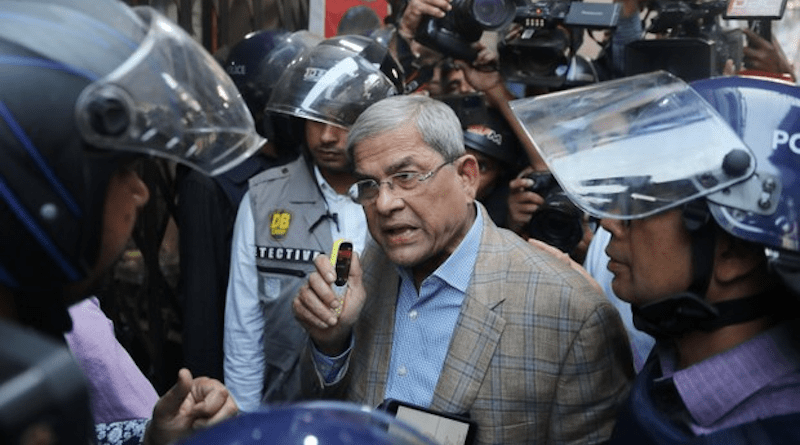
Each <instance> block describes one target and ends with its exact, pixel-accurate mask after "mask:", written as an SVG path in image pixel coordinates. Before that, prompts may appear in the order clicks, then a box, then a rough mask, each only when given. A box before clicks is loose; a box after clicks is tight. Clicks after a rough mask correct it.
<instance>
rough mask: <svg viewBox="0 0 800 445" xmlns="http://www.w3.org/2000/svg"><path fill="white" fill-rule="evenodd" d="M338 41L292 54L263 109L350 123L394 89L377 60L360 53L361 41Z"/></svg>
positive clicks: (339, 122)
mask: <svg viewBox="0 0 800 445" xmlns="http://www.w3.org/2000/svg"><path fill="white" fill-rule="evenodd" d="M341 45H343V46H337V45H328V44H325V43H324V42H323V43H322V44H319V45H317V46H316V47H314V48H312V49H310V50H308V51H306V52H305V53H303V54H302V55H301V56H300V57H298V58H297V59H295V60H294V61H293V62H292V64H291V65H289V67H288V68H286V71H285V72H284V73H283V75H281V77H280V79H279V80H278V83H277V84H276V85H275V88H274V89H273V92H272V97H271V98H270V101H269V103H268V104H267V111H271V112H277V113H284V114H288V115H291V116H296V117H300V118H303V119H310V120H313V121H317V122H322V123H326V124H331V125H336V126H338V127H342V128H350V126H351V125H353V123H354V122H355V120H356V118H357V117H358V116H359V115H360V114H361V112H362V111H364V110H365V109H366V108H367V106H369V105H371V104H372V103H374V102H376V101H378V100H380V99H383V98H385V97H389V96H393V95H395V94H397V93H398V91H397V88H396V87H395V85H394V83H392V81H391V80H390V79H389V78H388V77H387V76H386V75H385V74H383V72H382V71H381V69H380V66H378V65H376V64H374V63H372V62H370V61H369V60H367V59H366V58H364V57H362V56H360V55H359V53H361V52H362V51H363V50H364V47H360V46H359V45H358V44H357V42H350V41H347V42H342V44H341ZM344 45H351V46H352V47H351V48H347V47H345V46H344Z"/></svg>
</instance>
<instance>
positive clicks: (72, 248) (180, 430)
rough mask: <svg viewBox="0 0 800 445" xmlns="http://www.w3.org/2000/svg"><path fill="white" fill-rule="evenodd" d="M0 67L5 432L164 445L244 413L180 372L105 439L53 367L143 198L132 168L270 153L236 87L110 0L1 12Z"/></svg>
mask: <svg viewBox="0 0 800 445" xmlns="http://www.w3.org/2000/svg"><path fill="white" fill-rule="evenodd" d="M0 65H2V69H0V85H2V88H0V159H2V162H0V327H1V328H2V336H3V342H2V343H3V349H2V355H3V357H0V363H2V365H0V367H2V368H3V372H2V376H0V393H1V394H2V396H0V412H1V413H2V414H1V415H0V419H2V420H0V437H2V438H3V441H4V442H6V441H8V442H9V443H19V442H18V441H19V440H21V439H22V438H24V439H26V440H31V441H33V442H35V443H40V442H44V443H89V442H90V440H89V437H87V436H88V435H94V433H95V431H97V434H98V436H101V434H102V437H99V438H100V439H102V440H101V443H106V442H107V441H108V442H110V441H112V440H114V441H116V443H121V442H122V441H123V439H125V441H128V442H130V441H134V442H136V443H138V442H139V441H141V440H142V435H143V433H145V425H147V427H146V431H147V433H146V437H145V439H146V443H148V444H165V443H171V442H173V441H175V440H177V439H178V438H180V437H181V436H182V435H184V434H186V433H188V432H191V431H192V429H193V428H195V427H198V426H201V425H204V424H207V423H209V422H213V421H217V420H219V419H221V418H225V417H228V416H231V415H233V414H235V412H236V405H235V403H234V402H233V399H231V398H230V397H229V396H228V392H227V390H225V388H224V387H223V386H222V385H221V384H220V383H219V382H218V381H213V380H211V379H206V378H198V379H191V377H190V375H189V373H188V371H186V370H182V371H181V372H180V374H179V382H178V383H177V384H176V385H175V386H174V387H173V388H172V389H171V390H170V391H168V392H167V393H166V394H165V395H164V396H163V397H162V398H161V399H160V400H159V401H158V403H157V404H156V406H155V409H154V411H153V417H152V419H151V420H150V422H149V423H148V422H147V419H138V420H142V422H138V423H134V424H130V423H126V424H125V425H117V427H116V428H115V429H114V430H113V431H117V432H118V433H122V432H123V431H124V434H119V435H113V434H112V435H104V433H105V432H106V431H107V430H106V429H104V428H100V427H98V428H97V429H96V430H95V428H87V425H86V423H85V420H87V419H88V418H86V417H84V418H81V416H79V415H76V414H77V413H82V412H83V413H85V412H88V407H87V406H86V398H85V397H82V396H81V395H80V394H81V393H83V394H84V395H85V394H86V392H85V391H83V392H82V391H80V390H79V389H78V388H80V386H81V385H80V383H79V382H77V381H76V379H75V378H74V376H75V374H74V373H72V372H62V371H58V372H56V371H55V370H62V369H64V368H70V366H69V365H68V363H69V361H70V360H71V358H70V355H69V353H65V346H64V345H63V333H64V332H66V331H69V330H70V329H71V324H72V321H71V319H70V317H69V315H68V312H67V309H66V308H67V305H68V304H70V303H73V302H76V301H79V300H82V299H84V298H86V297H87V296H89V295H90V294H91V291H92V289H93V286H95V285H96V283H97V282H98V280H99V278H100V277H101V276H102V275H103V274H104V273H105V272H106V271H107V270H108V269H109V268H110V266H111V265H112V264H113V263H114V261H115V260H116V259H117V258H118V257H119V255H120V254H121V253H122V250H123V249H124V247H125V246H126V243H127V241H128V240H129V238H130V236H131V232H132V230H133V225H134V223H135V221H136V216H137V212H138V210H139V209H141V208H142V207H143V206H144V205H145V203H146V202H147V201H148V199H149V189H148V187H147V185H145V183H144V182H143V181H142V180H141V179H140V177H139V176H138V174H137V172H136V169H135V162H140V160H141V159H142V158H144V157H145V155H150V156H157V157H161V158H168V159H172V160H175V161H180V162H184V163H187V164H189V165H191V166H192V167H193V168H197V169H199V170H202V171H205V172H207V173H220V172H223V171H225V170H227V169H230V168H232V167H233V166H235V165H236V164H237V163H238V162H240V161H241V159H243V158H246V157H247V156H249V155H250V154H252V153H253V152H255V151H257V150H258V149H259V148H260V146H261V145H262V144H263V142H264V140H263V138H262V137H260V136H259V135H258V134H257V133H256V131H255V127H254V123H253V120H252V117H251V116H250V113H249V112H248V111H247V107H246V105H245V103H244V101H242V100H241V98H240V96H239V95H238V94H237V91H236V87H235V86H234V84H233V83H232V82H231V80H230V78H229V77H228V76H227V75H226V74H225V72H224V71H223V70H222V68H221V67H220V66H219V65H218V64H217V63H216V62H215V61H214V59H213V58H212V57H211V55H209V54H208V53H207V52H206V51H205V50H204V49H203V48H202V47H200V46H199V45H198V44H197V43H196V42H195V41H194V40H193V39H192V38H191V37H190V36H189V35H187V34H186V33H184V32H183V31H182V30H181V29H180V27H178V26H176V25H175V23H173V22H171V21H170V20H169V19H167V18H165V17H164V16H162V15H160V14H159V13H158V12H157V11H155V10H154V9H152V8H149V7H141V8H136V9H131V8H129V7H128V6H126V5H125V4H124V3H122V2H118V1H113V0H98V1H93V2H73V1H68V0H8V1H3V2H0ZM22 325H25V327H23V326H22ZM31 327H33V328H36V330H37V331H34V332H32V330H31V329H30V328H31ZM35 332H39V333H46V334H47V335H49V336H50V337H49V339H47V340H44V339H43V338H42V337H43V336H42V335H38V334H36V333H35ZM57 341H58V342H62V343H61V345H60V346H59V345H58V343H56V342H57ZM42 352H44V354H42ZM26 358H30V359H29V360H28V359H26ZM92 396H93V397H99V398H102V396H103V394H92ZM37 440H38V442H37ZM24 443H27V442H24Z"/></svg>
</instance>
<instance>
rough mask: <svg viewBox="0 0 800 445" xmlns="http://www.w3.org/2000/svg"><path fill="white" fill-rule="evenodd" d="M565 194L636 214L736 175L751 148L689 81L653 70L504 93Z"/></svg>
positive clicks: (613, 213)
mask: <svg viewBox="0 0 800 445" xmlns="http://www.w3.org/2000/svg"><path fill="white" fill-rule="evenodd" d="M510 106H511V109H512V110H513V112H514V115H515V116H516V118H517V120H518V121H519V122H520V123H521V124H522V126H523V127H524V128H525V132H526V134H527V136H528V137H529V138H530V139H531V140H532V141H533V143H534V145H535V147H536V149H537V151H538V152H539V154H540V155H541V156H542V158H543V159H544V161H545V162H546V163H547V165H548V167H549V169H550V171H551V173H552V174H553V176H554V177H555V178H556V179H557V180H558V182H559V183H560V184H561V186H562V188H563V189H564V191H565V192H566V193H567V194H568V196H569V197H570V199H572V201H573V202H574V203H575V204H576V205H578V206H579V207H581V208H582V209H583V210H584V211H586V212H587V213H589V214H591V215H593V216H595V217H598V218H613V219H639V218H644V217H647V216H650V215H654V214H657V213H660V212H663V211H664V210H667V209H670V208H673V207H676V206H679V205H681V204H683V203H686V202H688V201H691V200H693V199H696V198H699V197H702V196H706V195H709V194H712V193H715V192H718V191H723V189H726V188H727V187H729V186H731V185H733V184H736V183H739V182H742V181H744V180H745V179H747V178H748V177H749V176H751V175H752V174H753V172H754V171H755V168H756V165H755V164H756V161H755V157H754V155H753V153H752V152H751V150H750V149H749V148H748V147H747V146H746V145H745V144H744V142H742V140H741V139H740V138H739V137H738V136H737V135H736V133H735V132H734V131H733V130H732V129H731V128H730V126H728V124H727V123H726V122H725V121H724V120H723V119H722V118H721V117H720V116H719V114H718V113H717V112H716V111H715V110H714V109H713V108H712V107H711V106H710V105H709V104H708V103H707V102H706V101H704V100H703V99H702V98H701V97H700V96H699V95H698V94H697V93H696V92H695V90H693V89H692V88H691V87H690V86H689V85H687V84H686V83H684V82H683V81H681V80H680V79H678V78H677V77H675V76H673V75H671V74H669V73H666V72H663V71H662V72H656V73H650V74H644V75H640V76H633V77H628V78H624V79H620V80H615V81H610V82H603V83H600V84H595V85H592V86H588V87H583V88H576V89H571V90H567V91H563V92H558V93H553V94H547V95H543V96H538V97H532V98H525V99H518V100H515V101H512V102H510Z"/></svg>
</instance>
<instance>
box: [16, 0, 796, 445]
mask: <svg viewBox="0 0 800 445" xmlns="http://www.w3.org/2000/svg"><path fill="white" fill-rule="evenodd" d="M511 3H513V2H511ZM619 3H620V19H619V22H618V23H617V24H616V25H615V26H616V27H615V29H613V30H611V29H609V30H608V31H607V32H606V34H605V39H606V40H604V41H602V42H601V45H602V51H601V53H600V55H598V57H597V58H596V59H595V60H588V59H585V58H584V57H583V56H579V55H577V54H576V53H575V52H574V50H575V49H576V47H577V46H579V45H580V44H582V42H583V38H579V37H576V35H578V34H576V33H580V35H583V32H584V30H583V29H582V28H575V27H569V26H565V25H561V24H560V25H558V26H557V27H556V28H555V29H554V30H550V31H548V32H552V33H555V34H554V35H557V36H559V37H558V39H556V40H553V41H554V42H555V41H559V42H560V41H561V40H563V42H564V51H565V58H564V63H565V65H564V70H566V71H564V72H563V73H560V71H558V70H556V71H554V72H556V73H559V74H558V76H560V77H559V82H557V84H553V83H552V81H553V79H552V78H550V79H548V82H545V83H536V82H531V83H530V84H528V85H524V86H523V88H522V89H520V88H519V86H520V85H515V84H514V82H510V81H509V79H507V78H505V77H504V73H506V71H504V70H503V69H501V67H500V65H499V64H502V63H503V61H502V60H501V59H500V58H499V56H498V52H497V48H494V47H491V46H487V44H486V43H485V42H483V41H475V42H471V43H470V47H471V49H472V50H474V53H473V54H474V57H473V58H472V59H471V60H465V59H464V58H463V57H457V56H454V55H453V54H447V53H446V51H447V48H446V47H445V48H441V47H439V48H432V47H429V46H428V47H426V46H425V45H423V44H421V43H420V42H419V41H418V39H419V38H420V33H419V30H420V29H421V28H422V27H424V26H430V23H428V22H427V21H428V20H432V19H433V20H435V19H441V18H443V17H446V16H447V14H449V13H451V11H452V9H453V4H452V3H451V2H450V1H448V0H405V1H392V2H390V4H391V6H392V10H391V14H389V15H388V16H387V17H386V19H385V20H383V21H380V20H372V17H371V16H370V20H368V21H366V22H364V21H363V15H364V14H366V13H368V12H369V11H367V12H364V11H358V12H359V14H355V13H354V14H352V17H361V18H360V19H359V20H361V21H360V22H359V23H356V24H351V23H343V24H342V25H340V26H339V30H340V32H341V34H340V35H337V36H334V37H329V38H322V37H319V36H315V35H313V34H311V33H309V32H308V31H305V30H303V31H296V32H287V31H283V30H260V31H257V32H254V33H252V34H249V35H247V36H246V37H245V38H244V39H243V40H242V41H241V42H238V43H237V44H236V45H234V46H233V47H231V48H230V50H229V52H228V53H227V54H226V57H225V59H224V60H217V59H215V58H214V57H212V56H211V55H210V54H209V53H208V51H207V50H206V49H204V48H203V47H201V46H200V45H199V44H197V43H196V42H195V41H194V39H193V38H192V37H191V36H189V35H188V34H186V33H185V32H184V31H182V30H181V29H180V27H178V26H176V25H175V24H174V23H172V22H171V21H170V20H169V19H168V18H166V17H164V16H162V15H161V14H160V13H158V12H157V11H156V10H154V9H152V8H150V7H135V8H131V7H129V6H127V5H125V4H124V3H122V2H119V1H116V0H101V1H100V0H99V1H95V2H81V3H76V2H72V1H68V0H8V1H6V2H2V3H0V64H2V65H3V66H4V70H3V71H2V72H0V150H2V151H3V155H2V158H3V161H2V162H0V243H1V244H0V245H1V246H2V247H1V248H0V329H1V330H2V331H3V332H7V333H8V334H7V335H8V336H9V338H10V339H11V340H10V341H9V344H8V347H4V348H0V356H1V358H0V360H2V362H1V363H0V369H3V373H2V374H0V413H2V414H1V415H0V417H2V418H0V433H2V435H3V436H4V437H8V438H10V443H15V444H16V443H19V444H49V443H61V442H64V441H66V442H67V443H73V442H75V443H80V442H81V441H83V442H85V441H90V442H92V443H100V444H139V443H144V444H148V445H156V444H168V443H174V442H176V441H180V440H186V439H187V438H192V437H193V438H195V439H196V440H195V442H193V443H204V442H203V440H204V439H203V437H204V436H203V434H204V433H209V432H212V431H214V428H215V427H214V425H216V424H219V423H221V422H225V421H228V420H229V419H231V418H233V417H237V416H238V417H240V418H242V417H246V416H249V415H258V414H264V413H266V412H268V411H269V409H270V408H275V407H292V406H302V405H300V404H302V403H303V402H305V401H310V400H326V401H328V400H337V401H344V402H346V403H348V404H352V405H353V406H366V407H369V408H371V409H375V410H376V412H378V411H379V410H380V409H382V407H385V406H387V404H388V403H389V402H390V401H400V402H402V403H404V404H408V405H409V406H416V407H420V408H421V409H423V410H426V412H428V413H430V414H431V415H433V416H437V415H438V416H441V417H443V418H448V419H462V420H464V421H465V422H469V423H470V424H472V425H474V427H475V431H474V437H473V438H472V439H471V440H472V441H473V442H472V443H474V444H515V443H519V444H522V443H554V444H562V443H570V444H603V443H610V444H627V443H652V444H682V443H687V444H688V443H730V444H750V443H758V444H761V443H794V442H795V441H800V428H797V427H796V425H797V424H795V423H794V421H795V420H797V418H798V416H800V336H798V332H797V331H798V329H800V324H798V323H800V322H799V321H798V317H800V312H798V309H800V299H799V297H800V214H799V213H798V210H797V208H798V205H799V204H800V184H798V180H797V177H798V176H800V175H798V165H800V164H798V162H797V156H798V153H800V142H799V141H800V87H798V85H797V84H796V83H795V80H794V78H793V74H792V70H793V67H792V66H791V64H789V63H788V62H787V61H786V58H785V56H784V55H783V53H782V51H781V50H780V47H779V46H778V45H777V42H776V41H774V40H773V41H772V42H769V41H767V40H765V39H764V38H762V36H759V35H758V34H756V33H754V32H753V31H750V30H745V31H744V35H745V36H746V38H747V45H745V48H744V51H743V57H744V58H743V65H742V66H739V67H736V66H734V65H733V64H732V63H728V64H726V66H725V68H724V71H722V72H720V73H717V74H715V75H713V76H711V77H708V78H703V79H683V78H681V77H680V75H678V74H674V73H670V72H668V71H666V70H657V71H654V72H648V73H643V74H628V75H626V73H625V67H624V66H623V61H624V57H623V55H624V48H625V46H626V45H627V44H629V43H631V42H632V41H634V40H637V39H639V38H640V37H641V36H642V35H643V28H642V20H640V18H641V14H640V13H641V8H642V6H643V3H641V2H639V1H638V0H622V1H620V2H619ZM362 13H363V14H362ZM370 14H371V13H370ZM368 15H369V14H368ZM348 17H350V16H348ZM31 23H37V24H38V26H37V27H36V29H35V31H33V32H32V31H31V30H30V24H31ZM365 23H369V26H366V25H365ZM506 31H507V32H508V34H507V35H506V36H505V37H503V36H501V37H500V39H501V40H503V39H513V38H518V37H519V35H520V30H519V29H515V28H514V26H511V28H509V29H507V30H506ZM512 36H513V37H512ZM559 39H561V40H559ZM503 41H505V40H503ZM451 45H452V44H451ZM442 51H444V52H445V53H443V52H442ZM567 67H569V68H567ZM578 71H580V73H583V74H586V73H591V76H589V77H586V76H581V75H580V73H578V74H576V73H577V72H578ZM539 74H541V73H539ZM549 75H552V73H550V74H549ZM536 78H537V79H540V80H541V78H540V77H536ZM152 158H158V159H164V160H167V161H169V162H174V163H176V164H177V169H178V170H177V171H178V175H177V184H176V190H177V195H176V209H177V212H176V215H175V216H176V221H177V223H178V227H179V228H180V272H181V281H180V282H181V289H180V306H181V312H182V314H181V316H182V321H183V327H184V330H183V339H182V342H183V346H184V351H183V360H184V363H185V366H186V368H187V369H181V370H180V372H179V373H178V376H177V377H178V378H177V382H176V383H175V385H174V386H173V387H172V388H171V389H169V390H168V391H167V392H165V393H164V394H162V395H159V394H157V393H156V391H155V389H154V388H153V386H152V385H151V384H150V382H149V381H148V380H147V378H146V377H145V375H144V374H143V373H142V372H141V371H140V370H139V369H138V367H137V365H136V363H134V361H133V360H132V359H131V357H130V355H129V354H128V352H127V351H126V350H125V349H124V348H123V347H122V346H121V345H120V343H119V342H118V341H117V340H116V338H115V336H114V329H113V325H112V323H111V322H110V320H108V318H107V317H106V316H105V314H104V313H103V310H102V306H103V304H102V302H103V296H102V295H99V294H98V291H99V289H98V287H97V285H98V283H99V281H100V280H101V279H102V277H103V276H104V274H106V273H108V271H109V270H110V269H111V267H112V266H113V265H114V263H115V261H116V260H117V259H118V258H119V256H120V254H121V253H122V251H123V250H124V248H125V247H126V245H127V243H128V240H129V238H130V236H131V233H132V231H133V227H134V224H135V222H136V219H137V214H138V213H139V212H140V210H141V209H142V208H143V207H144V205H145V204H146V203H147V202H148V200H149V199H150V190H149V189H148V186H147V185H146V184H145V183H144V182H143V181H142V179H141V177H140V174H139V171H140V167H141V164H142V163H144V162H150V160H151V159H152ZM337 240H348V241H350V242H351V243H352V245H353V256H352V259H351V264H350V266H349V270H345V271H344V272H343V271H342V270H341V269H340V268H336V267H334V265H333V264H332V263H331V256H332V254H333V252H332V251H331V249H332V247H333V246H334V245H335V243H336V242H337ZM342 281H346V284H345V285H344V286H342V285H341V284H340V283H341V282H342ZM67 349H68V350H69V351H70V352H69V353H65V351H66V350H67ZM53 369H57V370H58V372H54V371H53ZM43 370H44V371H43ZM56 389H58V390H56ZM321 406H322V408H320V409H325V408H324V406H325V405H321ZM329 408H330V407H328V409H329ZM12 414H13V415H12ZM376 415H377V414H376ZM381 415H382V414H381ZM264 419H266V417H264ZM209 427H210V429H209ZM231 434H234V433H231ZM248 434H249V433H248ZM251 435H252V434H251ZM207 437H216V436H212V435H209V436H207ZM243 437H244V436H243ZM248 437H250V436H248ZM250 439H252V438H251V437H250V438H249V439H248V440H250ZM206 440H211V439H206ZM214 440H216V439H214ZM425 440H427V439H425ZM209 443H210V442H209ZM465 445H466V444H465Z"/></svg>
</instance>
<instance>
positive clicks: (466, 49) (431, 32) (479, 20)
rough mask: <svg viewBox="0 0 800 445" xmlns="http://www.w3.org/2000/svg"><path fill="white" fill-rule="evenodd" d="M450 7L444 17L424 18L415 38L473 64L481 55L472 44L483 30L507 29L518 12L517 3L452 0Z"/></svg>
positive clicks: (499, 0) (430, 46) (489, 0)
mask: <svg viewBox="0 0 800 445" xmlns="http://www.w3.org/2000/svg"><path fill="white" fill-rule="evenodd" d="M450 6H452V9H451V10H450V11H449V12H448V13H447V14H445V16H444V17H442V18H434V17H430V16H427V17H425V18H424V19H423V20H422V22H421V23H420V24H419V27H418V28H417V32H416V34H415V36H414V38H415V39H416V40H417V42H419V43H421V44H423V45H425V46H427V47H429V48H431V49H434V50H436V51H439V52H440V53H442V54H445V55H448V56H452V57H453V58H455V59H462V60H466V61H470V62H471V61H473V60H475V58H476V57H477V56H478V52H477V51H476V50H475V49H474V48H473V47H472V44H473V43H475V42H477V41H478V40H480V38H481V35H483V32H484V31H494V30H498V29H500V28H503V27H505V26H507V25H508V24H509V23H510V22H511V20H512V19H513V18H514V13H515V11H516V3H515V0H453V1H452V2H451V3H450Z"/></svg>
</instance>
